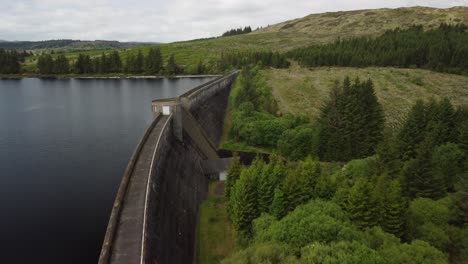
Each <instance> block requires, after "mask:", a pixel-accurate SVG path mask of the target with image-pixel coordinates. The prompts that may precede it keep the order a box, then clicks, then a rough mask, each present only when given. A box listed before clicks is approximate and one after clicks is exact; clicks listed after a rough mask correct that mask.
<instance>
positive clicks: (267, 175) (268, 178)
mask: <svg viewBox="0 0 468 264" xmlns="http://www.w3.org/2000/svg"><path fill="white" fill-rule="evenodd" d="M275 166H276V160H274V159H273V160H272V161H270V163H269V164H268V165H266V166H263V171H262V174H261V176H260V178H259V183H258V207H259V210H260V212H262V213H268V211H269V208H270V206H271V203H272V202H273V196H274V192H275V188H276V186H277V184H276V180H275V178H274V175H273V170H274V168H275Z"/></svg>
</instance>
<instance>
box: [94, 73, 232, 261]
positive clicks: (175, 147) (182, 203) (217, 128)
mask: <svg viewBox="0 0 468 264" xmlns="http://www.w3.org/2000/svg"><path fill="white" fill-rule="evenodd" d="M236 76H237V72H232V73H230V74H227V75H225V76H222V77H220V78H217V79H215V80H213V81H210V82H208V83H206V84H204V85H201V86H199V87H196V88H194V89H192V90H191V91H189V92H187V93H186V94H184V95H182V96H181V97H179V98H173V99H169V100H157V101H154V102H153V111H154V112H155V119H154V121H153V123H152V124H151V125H150V127H149V128H148V130H147V131H146V133H145V135H144V136H143V138H142V140H141V141H140V143H139V144H138V146H137V148H136V150H135V153H134V154H133V156H132V158H131V159H130V162H129V165H128V167H127V169H126V171H125V173H124V177H123V179H122V183H121V186H120V188H119V191H118V194H117V197H116V201H115V203H114V207H113V210H112V214H111V217H110V220H109V224H108V228H107V232H106V236H105V239H104V244H103V247H102V251H101V255H100V258H99V263H125V264H131V263H159V264H164V263H194V256H195V244H194V243H195V239H196V224H197V218H198V217H197V214H198V207H199V205H200V203H201V202H202V200H203V199H204V198H205V195H206V193H207V191H208V183H209V177H208V176H207V172H206V171H204V168H205V166H203V162H204V161H206V160H216V159H217V158H218V155H217V152H216V146H217V145H218V144H219V141H220V137H221V134H222V130H223V120H224V114H225V111H226V106H227V101H228V96H229V91H230V88H231V85H232V82H233V80H234V79H235V77H236Z"/></svg>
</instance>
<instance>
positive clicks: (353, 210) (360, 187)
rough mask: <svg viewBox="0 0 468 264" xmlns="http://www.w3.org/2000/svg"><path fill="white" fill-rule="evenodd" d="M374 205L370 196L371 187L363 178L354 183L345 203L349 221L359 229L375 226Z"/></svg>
mask: <svg viewBox="0 0 468 264" xmlns="http://www.w3.org/2000/svg"><path fill="white" fill-rule="evenodd" d="M375 210H376V204H375V201H374V200H373V196H372V185H371V184H370V183H369V182H367V181H366V179H364V178H360V179H358V180H357V181H356V183H355V184H354V185H353V187H352V188H351V189H350V191H349V194H348V198H347V201H346V211H347V212H348V213H349V216H350V219H351V220H352V221H353V222H354V223H355V224H356V225H357V226H358V227H359V228H361V229H365V228H369V227H372V226H374V225H375V224H376V219H377V217H376V213H375Z"/></svg>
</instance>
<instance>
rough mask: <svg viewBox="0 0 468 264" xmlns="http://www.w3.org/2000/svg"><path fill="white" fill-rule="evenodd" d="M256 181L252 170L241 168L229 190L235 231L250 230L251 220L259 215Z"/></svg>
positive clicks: (244, 231) (247, 231)
mask: <svg viewBox="0 0 468 264" xmlns="http://www.w3.org/2000/svg"><path fill="white" fill-rule="evenodd" d="M256 184H257V181H256V179H255V175H254V174H252V170H249V169H247V170H242V172H241V176H240V179H239V180H237V182H236V184H235V185H234V188H233V189H232V192H231V195H230V196H231V197H230V199H229V203H230V204H231V205H230V206H231V211H232V213H231V220H232V222H233V224H234V228H235V229H236V231H237V232H240V233H247V234H249V233H250V232H251V228H252V221H253V220H254V219H255V218H257V217H258V216H259V215H260V212H259V210H258V204H257V185H256Z"/></svg>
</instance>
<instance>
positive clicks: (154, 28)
mask: <svg viewBox="0 0 468 264" xmlns="http://www.w3.org/2000/svg"><path fill="white" fill-rule="evenodd" d="M415 5H422V6H432V7H451V6H456V5H464V6H467V5H468V0H457V1H441V0H424V1H423V0H394V1H391V2H389V1H382V0H373V1H372V0H356V1H349V0H339V1H333V0H294V1H291V0H266V1H251V0H166V1H162V0H143V1H130V0H114V1H112V0H79V1H76V0H19V1H11V0H0V10H2V11H1V15H0V39H6V40H44V39H85V40H94V39H108V40H120V41H157V42H171V41H177V40H188V39H194V38H202V37H213V36H217V35H220V34H222V33H223V32H224V31H226V30H227V29H230V28H234V27H242V26H246V25H251V26H252V27H258V26H266V25H269V24H274V23H278V22H282V21H285V20H289V19H294V18H298V17H302V16H305V15H308V14H311V13H321V12H328V11H339V10H356V9H367V8H381V7H402V6H415Z"/></svg>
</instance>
